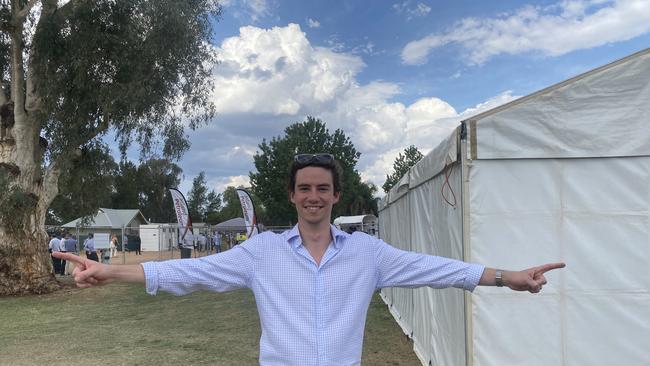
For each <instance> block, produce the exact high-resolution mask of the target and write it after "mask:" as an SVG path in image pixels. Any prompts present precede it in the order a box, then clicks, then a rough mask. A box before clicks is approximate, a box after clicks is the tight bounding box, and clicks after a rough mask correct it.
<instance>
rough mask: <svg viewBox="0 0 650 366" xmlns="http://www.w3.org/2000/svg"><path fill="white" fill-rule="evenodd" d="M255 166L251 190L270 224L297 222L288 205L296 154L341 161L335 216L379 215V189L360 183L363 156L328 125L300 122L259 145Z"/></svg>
mask: <svg viewBox="0 0 650 366" xmlns="http://www.w3.org/2000/svg"><path fill="white" fill-rule="evenodd" d="M259 149H260V151H259V152H258V153H256V154H255V156H254V157H253V158H254V163H255V168H256V169H257V172H251V173H250V174H249V176H250V180H251V185H252V190H253V192H254V193H255V194H256V195H257V197H260V199H261V201H262V202H261V203H262V204H263V205H264V208H265V209H266V215H267V224H268V225H280V226H287V225H290V224H295V223H296V222H297V216H296V211H295V209H294V208H293V206H292V204H291V203H290V201H289V196H288V191H287V173H288V171H289V167H290V165H291V163H292V161H293V157H294V155H295V154H297V153H321V152H327V153H330V154H332V155H334V157H335V158H336V159H337V160H338V161H339V163H340V164H341V168H342V170H343V175H342V181H343V189H342V192H341V193H342V194H341V199H340V201H339V203H338V204H336V205H335V206H334V209H333V212H332V216H333V217H337V216H340V215H356V214H362V213H376V210H377V207H376V202H375V200H374V199H373V195H374V193H375V192H376V187H375V186H374V185H372V184H367V183H364V182H362V181H361V176H360V175H359V172H358V171H357V170H356V164H357V161H358V160H359V157H360V156H361V153H359V152H358V151H357V150H356V148H355V147H354V145H353V144H352V142H351V141H350V139H349V138H348V137H347V136H345V134H344V133H343V131H342V130H340V129H337V130H335V131H334V133H330V132H329V130H328V129H327V127H326V125H325V123H324V122H323V121H321V120H320V119H317V118H314V117H307V120H306V121H304V122H297V123H294V124H292V125H290V126H288V127H287V128H286V129H285V130H284V136H278V137H274V138H272V139H271V141H269V142H267V141H266V140H263V141H262V143H261V144H260V145H259Z"/></svg>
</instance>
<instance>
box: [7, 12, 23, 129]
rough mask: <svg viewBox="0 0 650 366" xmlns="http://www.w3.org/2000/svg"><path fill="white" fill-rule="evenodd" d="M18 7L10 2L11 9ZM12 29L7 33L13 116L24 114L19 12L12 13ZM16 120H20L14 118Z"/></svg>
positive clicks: (21, 41)
mask: <svg viewBox="0 0 650 366" xmlns="http://www.w3.org/2000/svg"><path fill="white" fill-rule="evenodd" d="M17 7H18V1H15V0H14V1H12V9H16V8H17ZM12 13H13V14H12V20H11V23H12V24H13V27H12V29H11V32H10V33H9V37H10V38H11V56H10V58H11V98H12V99H13V101H14V115H18V114H24V113H25V94H24V93H23V90H24V86H25V69H24V68H23V28H24V23H23V21H24V19H22V20H21V19H20V18H19V17H18V13H19V11H18V10H16V11H14V12H12ZM16 120H22V119H18V118H16Z"/></svg>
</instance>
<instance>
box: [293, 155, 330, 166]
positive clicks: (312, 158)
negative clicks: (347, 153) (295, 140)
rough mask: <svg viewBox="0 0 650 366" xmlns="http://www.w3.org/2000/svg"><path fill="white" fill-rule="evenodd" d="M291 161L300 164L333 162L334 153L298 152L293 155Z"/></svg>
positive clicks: (326, 163)
mask: <svg viewBox="0 0 650 366" xmlns="http://www.w3.org/2000/svg"><path fill="white" fill-rule="evenodd" d="M293 161H295V162H296V163H298V164H300V165H309V164H319V165H320V164H323V165H328V164H334V155H332V154H323V153H319V154H298V155H296V156H294V157H293Z"/></svg>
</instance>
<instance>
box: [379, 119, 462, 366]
mask: <svg viewBox="0 0 650 366" xmlns="http://www.w3.org/2000/svg"><path fill="white" fill-rule="evenodd" d="M456 140H457V136H456V132H454V133H452V134H451V135H450V136H449V137H448V138H447V139H446V140H445V142H446V143H447V144H442V145H443V146H444V147H443V148H442V149H438V151H432V152H431V153H429V154H427V156H426V157H424V158H423V159H422V160H421V161H420V162H419V163H418V165H417V167H416V168H414V169H419V170H418V171H417V173H416V174H415V176H416V177H417V178H415V179H414V178H413V176H412V175H406V176H405V177H404V178H402V180H400V183H399V184H398V185H396V187H395V188H394V189H393V190H391V191H390V192H389V195H388V197H385V198H384V199H383V200H382V202H381V203H380V205H379V208H380V212H379V219H380V225H379V227H380V237H381V238H382V239H383V240H384V241H386V242H388V243H390V244H391V245H393V246H395V247H397V248H400V249H404V250H413V251H416V252H422V253H428V254H433V255H441V256H446V257H451V258H457V259H462V253H463V250H462V225H461V224H462V217H461V210H460V209H459V208H458V205H459V204H460V191H461V179H460V175H461V171H460V165H459V164H458V163H455V164H452V165H449V166H448V167H447V169H448V170H444V167H445V164H446V163H448V162H452V163H453V162H455V161H457V159H456V156H457V155H458V152H457V151H456V152H455V153H452V154H451V155H453V156H454V158H450V159H447V158H446V156H448V155H449V154H450V153H449V151H450V150H449V149H457V145H456ZM440 151H444V153H442V154H441V153H440ZM441 157H442V159H443V164H442V165H440V163H439V162H436V160H438V159H441ZM433 170H438V171H439V173H440V174H437V175H431V173H430V172H431V171H433ZM427 172H428V174H429V176H427V175H426V174H425V173H427ZM414 181H416V182H417V183H418V185H417V186H416V187H413V184H412V183H413V182H414ZM407 187H408V188H410V189H407ZM443 187H444V188H445V189H444V190H442V188H443ZM452 190H453V191H454V194H455V195H456V206H452V205H450V204H449V203H448V202H446V201H445V199H444V198H443V194H444V195H445V197H447V196H449V197H448V198H447V199H448V200H449V201H450V202H452V200H451V198H450V197H452V194H451V191H452ZM441 191H442V193H441ZM432 223H436V225H432ZM382 297H383V298H384V301H385V302H386V303H387V304H388V305H389V309H390V311H391V313H392V314H393V316H394V317H395V319H396V320H397V322H398V324H399V325H400V326H401V327H402V330H403V331H404V333H405V334H407V335H409V336H410V337H411V338H412V339H413V343H414V350H415V352H416V354H417V355H418V357H419V358H420V360H421V361H422V362H423V364H426V365H428V364H429V362H431V363H432V364H433V365H461V364H464V363H465V331H464V299H463V292H462V291H461V290H458V289H444V290H433V289H431V288H419V289H408V288H385V289H382Z"/></svg>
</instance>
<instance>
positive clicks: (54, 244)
mask: <svg viewBox="0 0 650 366" xmlns="http://www.w3.org/2000/svg"><path fill="white" fill-rule="evenodd" d="M49 251H50V253H55V252H60V251H61V234H59V233H56V234H54V235H52V239H51V240H50V243H49ZM52 269H53V270H54V274H61V259H60V258H57V257H54V256H52Z"/></svg>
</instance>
